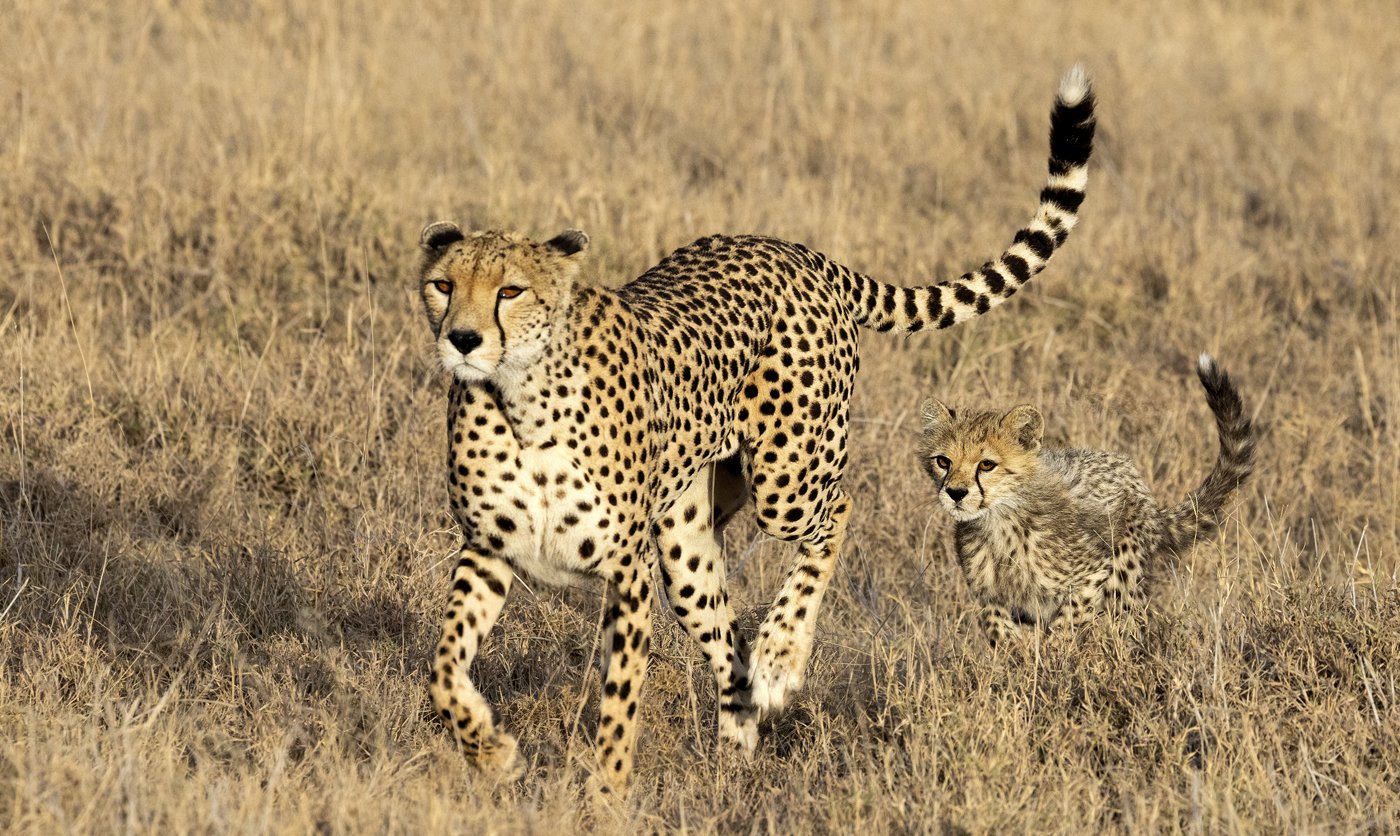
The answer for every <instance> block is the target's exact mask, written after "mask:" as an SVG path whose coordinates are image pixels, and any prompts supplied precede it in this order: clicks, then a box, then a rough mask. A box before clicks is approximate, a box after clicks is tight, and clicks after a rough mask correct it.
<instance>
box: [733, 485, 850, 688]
mask: <svg viewBox="0 0 1400 836" xmlns="http://www.w3.org/2000/svg"><path fill="white" fill-rule="evenodd" d="M826 507H827V508H828V509H829V511H828V512H827V514H826V520H825V521H824V522H823V523H822V524H820V525H818V526H817V527H816V530H815V532H814V533H812V534H811V535H810V536H808V538H807V539H806V541H805V542H803V543H802V544H801V545H800V546H799V548H798V554H797V557H796V560H795V561H794V563H793V565H792V568H791V569H790V570H789V571H788V574H787V577H786V578H785V579H784V581H783V585H782V588H781V589H780V590H779V591H778V597H777V598H776V599H774V601H773V606H772V607H771V608H770V609H769V611H768V615H767V617H765V618H764V619H763V624H762V625H761V626H760V627H759V629H758V641H757V642H756V643H755V644H754V651H753V665H752V668H751V670H752V678H753V701H754V705H755V706H756V707H757V708H758V710H759V711H760V712H761V713H763V714H764V715H765V716H767V715H771V714H775V713H777V712H779V711H781V710H782V709H783V707H784V706H785V705H787V701H788V699H789V697H790V696H791V695H792V694H793V693H794V692H795V691H797V690H798V689H799V688H801V687H802V684H803V682H804V681H805V680H806V676H807V660H808V659H809V658H810V657H811V655H812V640H813V638H814V636H815V633H816V626H817V611H818V609H819V608H820V607H821V603H822V596H823V595H825V594H826V588H827V585H828V584H830V583H831V575H832V572H833V571H835V569H836V559H837V557H839V556H840V554H841V544H842V542H843V541H844V540H845V538H846V522H847V520H848V519H849V517H850V510H851V502H850V498H849V497H847V496H846V494H845V493H843V492H839V491H838V492H837V494H836V496H835V497H834V498H833V499H832V501H831V502H830V503H829V504H828V505H827V506H826Z"/></svg>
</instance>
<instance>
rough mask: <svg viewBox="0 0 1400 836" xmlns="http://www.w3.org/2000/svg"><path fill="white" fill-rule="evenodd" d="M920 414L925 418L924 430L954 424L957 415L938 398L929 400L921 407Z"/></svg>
mask: <svg viewBox="0 0 1400 836" xmlns="http://www.w3.org/2000/svg"><path fill="white" fill-rule="evenodd" d="M919 412H920V413H922V414H923V416H924V429H926V430H930V429H933V428H934V427H946V426H948V425H949V424H951V423H953V418H955V417H956V413H954V412H953V410H951V409H949V408H948V407H946V406H944V405H943V402H942V401H940V400H939V399H937V398H929V399H928V400H926V401H924V403H923V406H921V407H919Z"/></svg>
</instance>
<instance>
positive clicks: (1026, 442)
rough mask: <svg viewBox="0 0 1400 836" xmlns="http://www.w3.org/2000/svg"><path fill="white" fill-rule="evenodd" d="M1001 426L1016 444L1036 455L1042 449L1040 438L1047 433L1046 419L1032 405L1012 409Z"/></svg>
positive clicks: (1022, 405) (1004, 417) (1002, 420)
mask: <svg viewBox="0 0 1400 836" xmlns="http://www.w3.org/2000/svg"><path fill="white" fill-rule="evenodd" d="M1001 426H1002V427H1003V428H1004V429H1005V430H1006V431H1007V432H1008V433H1009V434H1010V435H1011V437H1012V438H1014V439H1016V442H1017V443H1018V444H1020V445H1021V446H1022V447H1024V448H1026V450H1027V451H1028V452H1031V453H1034V452H1036V451H1037V450H1039V449H1040V438H1041V435H1042V434H1043V433H1044V432H1045V419H1044V418H1042V417H1040V411H1039V410H1038V409H1036V408H1035V407H1033V406H1031V405H1030V404H1021V405H1020V406H1016V407H1012V408H1011V411H1010V412H1007V413H1006V414H1005V415H1003V416H1002V419H1001Z"/></svg>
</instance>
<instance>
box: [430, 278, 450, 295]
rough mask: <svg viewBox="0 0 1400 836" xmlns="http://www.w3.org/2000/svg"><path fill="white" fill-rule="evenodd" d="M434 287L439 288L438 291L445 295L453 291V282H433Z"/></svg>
mask: <svg viewBox="0 0 1400 836" xmlns="http://www.w3.org/2000/svg"><path fill="white" fill-rule="evenodd" d="M433 287H435V288H437V292H438V293H441V294H442V295H444V296H446V295H448V294H449V293H451V292H452V282H449V281H441V282H433Z"/></svg>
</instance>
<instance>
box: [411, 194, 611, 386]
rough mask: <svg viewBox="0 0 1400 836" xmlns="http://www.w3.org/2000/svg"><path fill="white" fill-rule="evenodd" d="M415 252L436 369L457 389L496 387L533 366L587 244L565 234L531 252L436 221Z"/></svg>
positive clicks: (509, 237)
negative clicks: (463, 385)
mask: <svg viewBox="0 0 1400 836" xmlns="http://www.w3.org/2000/svg"><path fill="white" fill-rule="evenodd" d="M420 244H421V246H422V250H423V262H422V267H421V268H420V271H419V272H420V280H421V281H420V284H419V291H420V292H421V293H422V296H423V310H424V312H426V313H427V315H428V324H429V325H430V326H431V327H432V329H433V336H434V337H435V338H436V339H437V351H438V357H439V359H440V360H441V361H442V366H443V368H444V369H446V370H447V371H448V373H450V374H451V375H452V376H454V377H456V378H457V379H458V380H461V381H464V382H476V381H484V380H492V381H500V380H501V379H502V378H508V377H510V376H513V375H520V374H522V373H523V372H525V371H526V370H527V369H529V368H530V366H532V365H534V364H535V363H536V362H538V361H539V359H540V357H541V356H543V354H544V350H545V348H546V347H547V346H548V345H549V341H550V338H551V337H552V336H553V334H554V333H555V331H556V329H558V328H560V327H562V325H563V320H564V315H565V313H566V312H567V311H568V308H569V303H570V302H571V301H572V299H573V292H574V278H575V277H576V276H577V275H578V270H579V265H580V264H581V263H582V260H583V254H584V252H585V251H586V250H587V249H588V236H587V235H585V234H583V233H582V232H580V231H578V230H576V229H570V230H566V231H564V232H561V233H560V234H559V235H556V236H555V237H553V238H551V239H549V240H548V241H545V242H544V243H542V244H537V243H535V242H533V241H530V240H528V239H526V238H524V237H523V236H520V235H515V234H513V233H508V232H473V233H470V234H466V233H463V232H462V230H461V229H459V228H458V227H457V225H456V224H454V223H450V222H448V221H438V222H437V223H433V224H429V225H428V226H427V227H426V228H425V229H424V230H423V236H422V239H421V240H420Z"/></svg>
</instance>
